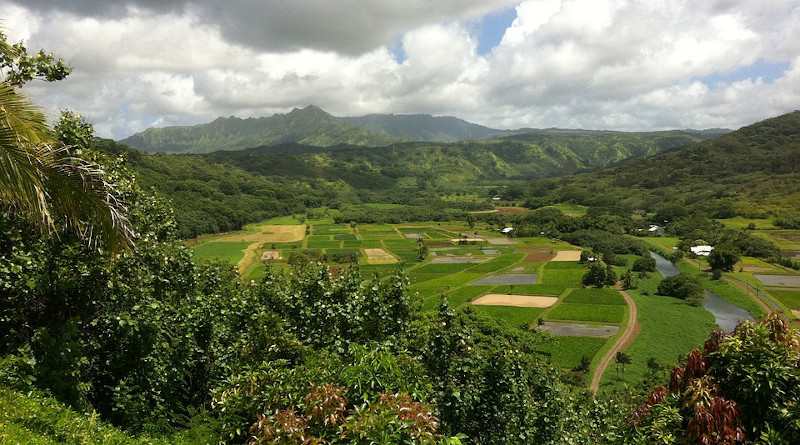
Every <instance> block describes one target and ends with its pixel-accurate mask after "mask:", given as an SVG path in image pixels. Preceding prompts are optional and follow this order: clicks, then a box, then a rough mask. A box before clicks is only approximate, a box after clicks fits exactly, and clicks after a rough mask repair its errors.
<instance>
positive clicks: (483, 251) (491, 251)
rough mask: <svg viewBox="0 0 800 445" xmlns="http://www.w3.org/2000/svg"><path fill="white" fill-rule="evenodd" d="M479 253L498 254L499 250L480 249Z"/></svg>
mask: <svg viewBox="0 0 800 445" xmlns="http://www.w3.org/2000/svg"><path fill="white" fill-rule="evenodd" d="M481 253H483V254H484V255H500V251H499V250H497V249H482V250H481Z"/></svg>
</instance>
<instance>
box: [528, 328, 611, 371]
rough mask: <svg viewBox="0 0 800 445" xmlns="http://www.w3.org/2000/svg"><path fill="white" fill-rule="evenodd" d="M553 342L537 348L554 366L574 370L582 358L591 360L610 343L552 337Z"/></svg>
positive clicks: (579, 338) (601, 339)
mask: <svg viewBox="0 0 800 445" xmlns="http://www.w3.org/2000/svg"><path fill="white" fill-rule="evenodd" d="M552 337H553V340H552V341H549V342H547V343H543V344H541V345H539V346H537V347H536V350H537V351H539V352H541V353H542V354H544V355H545V356H547V357H549V358H550V361H551V362H553V364H554V365H556V366H558V367H559V368H563V369H572V368H574V367H576V366H578V365H580V363H581V357H583V356H586V357H589V359H591V358H592V357H594V356H595V355H596V354H597V351H599V350H600V348H602V347H603V345H605V344H606V342H607V341H608V340H607V339H605V338H593V337H561V336H552Z"/></svg>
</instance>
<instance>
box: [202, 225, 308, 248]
mask: <svg viewBox="0 0 800 445" xmlns="http://www.w3.org/2000/svg"><path fill="white" fill-rule="evenodd" d="M257 230H258V231H257V232H255V233H244V234H236V233H232V234H230V235H225V236H222V237H220V238H216V241H249V242H251V243H261V244H264V243H291V242H295V241H302V240H303V238H305V236H306V226H305V225H303V224H297V225H285V226H277V225H264V226H258V227H257Z"/></svg>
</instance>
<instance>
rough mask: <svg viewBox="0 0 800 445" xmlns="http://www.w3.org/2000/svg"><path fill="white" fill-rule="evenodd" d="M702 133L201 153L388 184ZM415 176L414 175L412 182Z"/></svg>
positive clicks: (560, 169)
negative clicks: (373, 147) (374, 147)
mask: <svg viewBox="0 0 800 445" xmlns="http://www.w3.org/2000/svg"><path fill="white" fill-rule="evenodd" d="M699 140H700V139H699V138H698V137H696V136H693V135H689V134H687V133H684V132H682V131H678V130H673V131H665V132H652V133H622V132H581V131H571V132H568V133H555V132H552V131H549V130H537V131H533V132H529V133H525V134H519V135H514V136H508V137H505V138H501V139H493V140H485V141H464V142H457V143H449V144H444V143H425V142H412V143H402V144H394V145H390V146H386V147H382V148H381V149H379V150H376V149H370V148H364V147H356V146H348V145H338V146H333V147H327V148H322V147H312V146H304V145H301V144H282V145H278V146H262V147H256V148H250V149H245V150H240V151H217V152H213V153H209V154H205V155H203V156H204V157H205V158H206V159H208V160H209V161H211V162H214V163H218V164H227V165H231V166H235V167H238V168H241V169H243V170H246V171H250V172H252V173H255V174H259V175H265V176H270V177H285V178H300V177H302V178H315V179H326V180H341V181H344V182H346V183H348V184H350V185H352V186H353V187H355V188H367V189H372V188H375V189H390V188H393V187H398V186H401V184H409V183H410V184H412V186H414V185H416V187H419V186H420V184H423V183H427V184H429V185H430V186H440V187H447V186H455V185H459V184H460V185H461V186H463V185H464V184H475V183H486V184H495V183H497V182H498V181H501V182H503V181H515V180H529V179H535V178H545V177H552V176H558V175H564V174H570V173H575V172H580V171H586V170H597V169H599V168H603V167H607V166H609V165H612V164H615V163H618V162H622V161H624V160H626V159H629V158H636V157H645V156H652V155H654V154H657V153H659V152H661V151H663V150H669V149H674V148H677V147H682V146H686V145H689V144H691V143H693V142H697V141H699ZM409 180H410V181H409Z"/></svg>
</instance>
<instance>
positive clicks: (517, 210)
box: [495, 207, 528, 215]
mask: <svg viewBox="0 0 800 445" xmlns="http://www.w3.org/2000/svg"><path fill="white" fill-rule="evenodd" d="M495 210H497V213H499V214H501V215H524V214H526V213H528V209H526V208H525V207H496V208H495Z"/></svg>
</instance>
